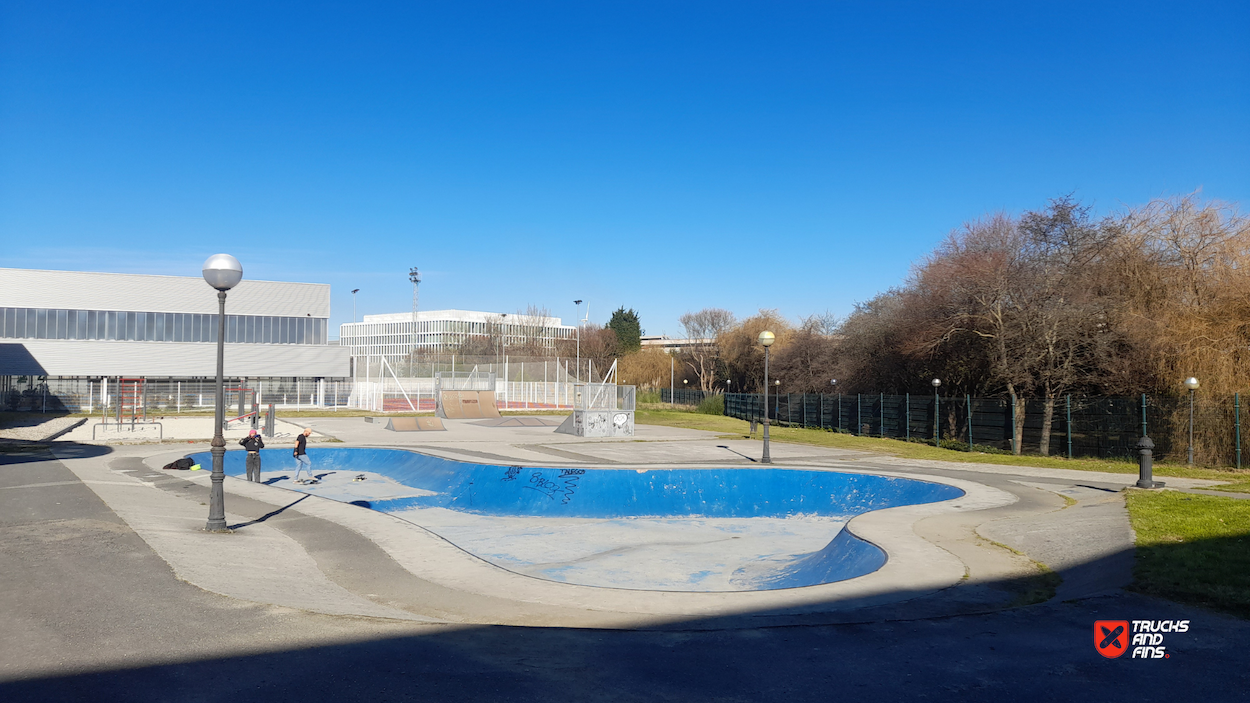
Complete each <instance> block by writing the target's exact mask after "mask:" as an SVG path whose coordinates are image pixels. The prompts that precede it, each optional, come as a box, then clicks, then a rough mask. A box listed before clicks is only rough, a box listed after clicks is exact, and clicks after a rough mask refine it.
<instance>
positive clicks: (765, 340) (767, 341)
mask: <svg viewBox="0 0 1250 703" xmlns="http://www.w3.org/2000/svg"><path fill="white" fill-rule="evenodd" d="M759 340H760V344H763V345H764V456H763V457H762V458H760V462H761V463H764V464H771V463H773V459H772V457H771V456H769V455H768V348H769V347H771V346H772V345H773V342H775V341H777V335H775V334H773V333H772V332H769V331H768V330H764V331H763V332H760V337H759Z"/></svg>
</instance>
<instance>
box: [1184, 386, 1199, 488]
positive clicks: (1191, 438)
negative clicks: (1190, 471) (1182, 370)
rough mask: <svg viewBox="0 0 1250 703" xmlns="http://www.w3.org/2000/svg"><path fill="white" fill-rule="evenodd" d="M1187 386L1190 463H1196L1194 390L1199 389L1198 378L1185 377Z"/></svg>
mask: <svg viewBox="0 0 1250 703" xmlns="http://www.w3.org/2000/svg"><path fill="white" fill-rule="evenodd" d="M1185 387H1186V388H1188V389H1189V462H1188V463H1189V465H1190V466H1193V465H1194V391H1196V390H1198V379H1196V378H1194V377H1193V376H1190V377H1189V378H1187V379H1185Z"/></svg>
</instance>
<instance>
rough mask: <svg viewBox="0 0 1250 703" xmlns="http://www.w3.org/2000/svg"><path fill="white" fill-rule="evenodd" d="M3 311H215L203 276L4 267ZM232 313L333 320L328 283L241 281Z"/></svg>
mask: <svg viewBox="0 0 1250 703" xmlns="http://www.w3.org/2000/svg"><path fill="white" fill-rule="evenodd" d="M0 307H14V308H53V309H68V310H128V311H134V312H195V313H202V314H205V313H206V314H214V313H216V312H217V292H216V291H215V290H213V289H212V288H210V287H209V285H208V284H207V283H205V282H204V279H203V278H195V277H191V276H149V275H142V274H132V273H88V272H83V271H41V270H38V269H13V268H0ZM226 312H227V314H231V315H279V316H283V317H306V316H309V315H311V316H312V317H329V316H330V284H328V283H287V282H284V281H252V280H248V279H247V278H244V279H243V282H242V283H240V284H239V285H238V286H237V287H235V288H234V289H233V290H231V291H230V292H229V294H228V297H227V299H226Z"/></svg>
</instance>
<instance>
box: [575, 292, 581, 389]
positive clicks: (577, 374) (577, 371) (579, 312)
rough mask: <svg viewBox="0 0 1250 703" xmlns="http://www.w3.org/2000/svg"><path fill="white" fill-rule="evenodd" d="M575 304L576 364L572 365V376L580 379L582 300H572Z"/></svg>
mask: <svg viewBox="0 0 1250 703" xmlns="http://www.w3.org/2000/svg"><path fill="white" fill-rule="evenodd" d="M573 304H574V305H576V306H577V366H575V367H573V374H574V375H573V378H574V379H576V380H577V381H581V380H582V301H580V300H574V301H573Z"/></svg>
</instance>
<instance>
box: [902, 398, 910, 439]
mask: <svg viewBox="0 0 1250 703" xmlns="http://www.w3.org/2000/svg"><path fill="white" fill-rule="evenodd" d="M904 398H905V400H904V401H903V402H905V403H907V410H906V412H905V413H904V414H905V415H906V416H907V430H906V431H905V433H904V437H905V438H906V440H907V441H908V442H910V441H911V393H908V394H906V395H905V396H904Z"/></svg>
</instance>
